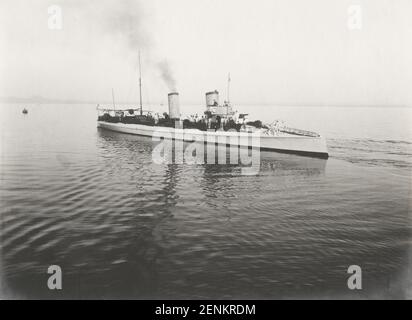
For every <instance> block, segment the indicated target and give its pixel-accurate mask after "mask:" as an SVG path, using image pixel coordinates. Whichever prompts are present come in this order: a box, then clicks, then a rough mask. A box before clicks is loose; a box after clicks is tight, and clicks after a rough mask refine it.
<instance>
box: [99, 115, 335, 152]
mask: <svg viewBox="0 0 412 320" xmlns="http://www.w3.org/2000/svg"><path fill="white" fill-rule="evenodd" d="M98 127H100V128H103V129H107V130H111V131H116V132H121V133H127V134H134V135H140V136H147V137H153V136H154V135H155V136H157V137H165V138H172V139H178V140H185V141H194V140H196V141H205V142H208V143H218V144H227V145H229V144H230V145H237V146H244V147H258V148H260V149H261V150H264V151H275V152H282V153H292V154H301V155H305V156H311V157H317V158H323V159H327V158H328V156H329V155H328V150H327V147H326V141H325V139H324V138H323V137H307V136H297V135H280V136H268V135H259V136H258V137H259V138H258V139H257V140H256V139H249V140H247V138H248V137H251V134H250V133H249V134H248V133H246V132H228V131H200V130H196V129H176V128H168V127H153V126H146V125H140V124H125V123H109V122H103V121H98ZM242 138H243V139H242Z"/></svg>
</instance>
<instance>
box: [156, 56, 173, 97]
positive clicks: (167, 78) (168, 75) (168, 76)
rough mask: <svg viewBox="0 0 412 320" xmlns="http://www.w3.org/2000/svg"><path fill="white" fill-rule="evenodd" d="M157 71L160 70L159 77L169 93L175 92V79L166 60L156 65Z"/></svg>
mask: <svg viewBox="0 0 412 320" xmlns="http://www.w3.org/2000/svg"><path fill="white" fill-rule="evenodd" d="M157 66H158V68H159V70H160V75H161V77H162V79H163V81H164V82H165V84H166V85H167V87H168V88H169V91H173V92H174V91H176V79H175V77H174V76H173V72H172V69H171V67H170V64H169V62H168V61H167V60H163V61H161V62H159V63H158V64H157Z"/></svg>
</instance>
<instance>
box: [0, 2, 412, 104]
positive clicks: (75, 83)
mask: <svg viewBox="0 0 412 320" xmlns="http://www.w3.org/2000/svg"><path fill="white" fill-rule="evenodd" d="M52 5H58V6H60V8H61V9H62V28H61V29H50V28H49V26H50V17H51V14H49V13H48V8H49V7H50V6H52ZM351 5H360V8H361V28H360V29H359V26H360V24H359V19H358V18H359V15H358V13H359V11H356V12H354V11H353V9H349V8H350V6H351ZM352 8H353V7H352ZM348 9H349V11H348ZM354 19H355V20H354ZM53 21H54V22H55V20H53ZM53 21H52V22H53ZM348 24H349V25H348ZM52 25H53V26H56V25H55V24H52ZM139 48H140V49H141V52H142V66H143V69H142V71H143V81H144V82H143V85H144V89H143V96H144V100H145V102H146V103H148V104H155V103H157V102H159V101H166V99H167V93H168V92H169V91H170V90H174V89H176V90H178V91H179V92H180V95H181V100H182V101H183V102H190V103H204V93H205V92H206V91H209V90H214V89H218V90H219V91H221V93H222V95H226V80H227V74H228V72H230V73H231V79H232V82H231V100H232V101H233V102H235V103H267V104H274V105H409V106H412V1H411V0H364V1H362V0H352V1H346V0H311V1H307V0H255V1H245V0H173V1H171V0H150V1H149V0H146V1H139V0H136V1H132V0H128V1H124V0H123V1H119V0H90V1H87V0H84V1H80V0H54V1H48V0H35V1H33V0H25V1H22V0H0V96H3V97H4V96H17V97H30V96H34V95H41V96H44V97H52V98H61V99H66V98H67V99H76V100H79V99H81V100H95V101H100V100H102V101H107V100H110V99H111V88H114V89H115V94H116V98H117V99H118V100H123V101H137V98H138V86H137V84H138V80H137V79H138V73H137V60H138V59H137V56H138V49H139Z"/></svg>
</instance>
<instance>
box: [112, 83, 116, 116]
mask: <svg viewBox="0 0 412 320" xmlns="http://www.w3.org/2000/svg"><path fill="white" fill-rule="evenodd" d="M112 100H113V109H114V111H116V104H115V103H114V89H113V88H112Z"/></svg>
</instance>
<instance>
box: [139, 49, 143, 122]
mask: <svg viewBox="0 0 412 320" xmlns="http://www.w3.org/2000/svg"><path fill="white" fill-rule="evenodd" d="M139 96H140V115H143V104H142V66H141V64H140V50H139Z"/></svg>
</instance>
